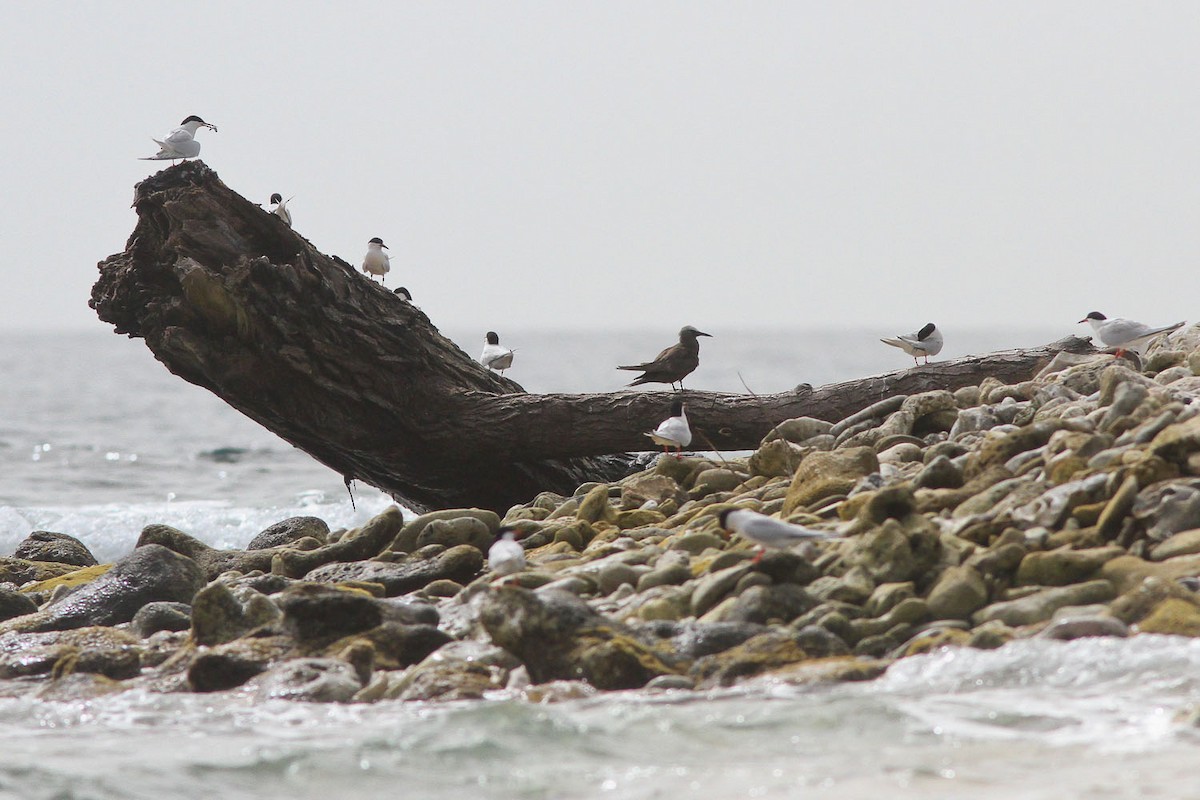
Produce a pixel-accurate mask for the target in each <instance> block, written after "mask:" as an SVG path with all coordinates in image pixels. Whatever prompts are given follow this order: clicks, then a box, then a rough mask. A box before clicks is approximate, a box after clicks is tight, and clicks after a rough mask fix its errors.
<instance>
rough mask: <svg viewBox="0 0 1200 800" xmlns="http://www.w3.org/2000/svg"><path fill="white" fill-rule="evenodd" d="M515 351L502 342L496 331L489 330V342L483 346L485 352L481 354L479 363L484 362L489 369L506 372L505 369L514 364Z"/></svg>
mask: <svg viewBox="0 0 1200 800" xmlns="http://www.w3.org/2000/svg"><path fill="white" fill-rule="evenodd" d="M512 362H513V351H512V350H509V349H508V348H507V347H504V346H503V345H501V344H500V337H499V336H497V335H496V332H495V331H488V332H487V343H486V344H484V346H483V352H482V353H480V355H479V363H480V364H483V365H484V366H485V367H487V368H488V369H494V370H499V372H500V374H501V375H503V374H504V370H506V369H508V368H509V367H511V366H512Z"/></svg>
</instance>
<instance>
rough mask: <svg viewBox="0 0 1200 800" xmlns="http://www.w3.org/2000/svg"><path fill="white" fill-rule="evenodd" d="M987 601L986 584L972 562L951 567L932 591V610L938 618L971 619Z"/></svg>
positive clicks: (938, 580)
mask: <svg viewBox="0 0 1200 800" xmlns="http://www.w3.org/2000/svg"><path fill="white" fill-rule="evenodd" d="M987 601H988V589H987V584H985V583H984V581H983V577H982V576H981V575H980V574H979V573H978V572H976V571H975V570H974V569H972V568H971V567H969V566H959V567H950V568H948V569H946V570H944V571H943V572H942V574H941V575H940V576H939V577H938V579H937V582H936V583H935V584H934V585H933V588H932V589H931V590H930V591H929V600H928V603H929V613H930V614H931V615H932V616H933V617H934V618H935V619H970V618H971V615H972V614H974V613H975V612H976V611H978V610H979V609H981V608H983V607H984V606H985V605H987Z"/></svg>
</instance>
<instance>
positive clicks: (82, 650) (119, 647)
mask: <svg viewBox="0 0 1200 800" xmlns="http://www.w3.org/2000/svg"><path fill="white" fill-rule="evenodd" d="M140 670H141V657H140V654H139V649H138V640H137V639H135V638H134V637H133V636H130V635H129V634H128V633H125V632H124V631H119V630H116V629H114V628H106V627H80V628H75V629H72V630H67V631H50V632H38V633H6V634H4V635H2V636H0V678H20V677H27V676H33V675H48V674H52V675H54V676H55V677H61V676H64V675H70V674H73V673H88V674H96V675H103V676H105V677H107V678H111V679H113V680H124V679H127V678H132V677H134V676H136V675H137V674H138V672H139V671H140Z"/></svg>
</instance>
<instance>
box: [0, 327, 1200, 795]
mask: <svg viewBox="0 0 1200 800" xmlns="http://www.w3.org/2000/svg"><path fill="white" fill-rule="evenodd" d="M702 327H706V328H707V327H713V328H715V327H716V326H702ZM709 332H710V333H713V334H714V338H713V339H704V340H702V344H701V348H702V354H701V362H702V363H701V367H700V369H699V370H697V371H696V373H694V374H693V376H692V377H691V378H690V379H689V380H688V386H689V388H696V389H712V390H720V391H746V390H747V389H749V390H752V391H754V392H758V393H766V392H774V391H781V390H784V389H788V388H791V387H793V386H795V385H797V384H799V383H803V382H808V383H812V384H814V385H819V384H822V383H827V382H831V381H839V380H848V379H851V378H854V377H858V376H863V375H869V374H876V373H879V372H885V371H889V370H892V369H898V368H903V367H904V365H905V363H906V358H905V357H904V355H903V354H902V353H899V352H898V351H895V350H892V349H891V348H888V347H885V346H884V345H881V344H879V343H878V342H877V341H876V340H877V339H878V336H879V335H890V334H891V333H894V331H813V330H802V329H796V330H788V331H772V332H751V331H740V332H738V331H721V330H717V329H713V330H709ZM1072 332H1076V331H1075V330H1074V329H1072V328H1071V327H1070V326H1065V327H1064V328H1062V329H1061V330H1052V329H1051V330H1032V329H1030V330H1018V331H951V330H947V331H946V336H947V346H946V350H945V351H944V353H943V354H942V356H941V357H942V358H949V357H955V356H958V355H965V354H968V353H983V352H987V351H989V350H994V349H1003V348H1007V347H1015V346H1031V345H1036V344H1042V343H1045V342H1047V341H1050V340H1052V339H1055V338H1058V337H1060V336H1063V335H1066V334H1068V333H1072ZM449 335H450V336H451V338H453V339H454V340H455V341H456V342H459V343H460V344H461V345H462V346H463V347H464V349H465V350H466V351H467V352H468V353H470V354H472V355H474V354H475V353H476V351H477V350H478V349H480V348H481V347H482V335H477V334H476V333H475V332H456V331H450V332H449ZM502 336H503V341H504V342H505V344H507V345H509V346H512V347H514V348H516V350H517V358H516V363H515V365H514V368H513V369H512V370H511V371H510V373H509V374H510V376H511V377H513V378H514V379H516V380H517V381H519V382H521V383H522V384H523V385H524V386H525V387H526V388H527V389H529V390H531V391H612V390H616V389H618V388H620V386H621V385H622V383H623V382H625V381H627V380H628V378H629V377H630V376H629V374H627V373H620V372H617V371H616V370H613V369H612V367H613V366H614V365H615V364H618V363H628V362H633V361H637V360H644V359H646V358H648V357H651V356H653V355H654V354H655V353H657V352H658V350H660V349H661V348H662V347H665V346H666V345H668V344H670V343H671V341H672V340H673V332H672V331H669V330H668V331H662V330H651V329H647V330H644V331H626V332H620V333H608V334H603V333H578V332H575V333H567V332H552V331H532V330H531V331H523V330H514V331H511V332H502ZM476 339H478V342H476V341H475V340H476ZM0 376H3V379H2V382H0V555H8V554H11V552H12V550H13V549H14V548H15V546H16V544H17V543H18V542H19V541H20V540H21V539H23V538H24V537H25V536H26V535H28V533H29V532H30V531H32V530H37V529H47V530H56V531H62V532H65V533H70V534H72V535H75V536H77V537H79V538H80V539H82V540H83V541H84V542H86V543H87V544H88V545H89V547H91V548H92V550H93V551H94V552H95V553H96V555H97V556H98V557H100V558H101V559H113V558H117V557H120V556H121V555H123V554H125V553H127V552H128V551H129V549H130V548H131V547H132V545H133V543H134V542H135V541H136V539H137V536H138V534H139V532H140V530H141V528H142V527H143V526H144V525H146V524H148V523H150V522H165V523H168V524H171V525H174V526H176V527H178V528H180V529H182V530H185V531H187V532H189V533H191V534H192V535H195V536H197V537H198V538H201V539H203V540H205V541H207V542H209V543H210V544H213V545H215V546H221V547H239V546H242V545H244V544H245V543H246V542H247V541H248V540H249V539H250V538H251V537H252V536H254V534H256V533H257V532H258V531H259V530H261V529H262V528H264V527H266V526H267V525H269V524H271V523H273V522H276V521H278V520H280V519H283V518H285V517H287V516H292V515H294V514H300V513H304V514H313V515H316V516H320V517H322V518H323V519H325V520H326V521H327V522H329V523H330V525H331V526H335V527H340V526H350V525H355V524H359V523H361V522H363V521H365V520H366V519H368V518H370V517H371V516H372V515H374V514H375V513H378V512H379V511H380V510H382V509H383V508H385V507H386V506H387V505H388V504H389V503H390V500H389V499H388V498H387V497H386V496H384V495H383V494H381V493H380V492H378V491H376V490H374V489H372V488H370V487H366V486H362V485H356V487H355V504H354V505H353V506H352V505H351V502H350V499H349V497H348V496H347V493H346V490H345V487H344V486H343V485H342V481H341V477H340V476H339V475H337V474H336V473H334V472H333V471H331V470H329V469H327V468H325V467H323V466H322V465H320V464H317V463H316V462H314V461H313V460H312V459H311V458H309V457H308V456H306V455H305V454H304V453H302V452H299V451H297V450H296V449H294V448H292V447H291V446H290V445H288V444H287V443H286V442H284V441H282V440H280V439H278V438H277V437H275V436H274V435H272V434H270V433H269V432H267V431H264V430H263V429H261V428H260V427H259V426H258V425H256V424H255V423H253V422H250V421H249V420H247V419H245V418H243V417H241V416H240V415H239V414H238V413H237V412H235V411H233V410H232V409H230V408H229V407H228V406H226V405H225V404H224V403H223V402H221V401H220V400H219V399H217V398H215V397H212V396H211V395H209V394H208V393H207V392H205V391H204V390H202V389H199V388H196V387H193V386H190V385H189V384H186V383H185V382H183V381H182V380H180V379H178V378H176V377H174V376H172V375H170V374H169V373H168V372H167V371H166V369H165V368H164V367H162V365H160V364H158V363H157V362H156V361H154V359H153V358H152V357H151V355H150V354H149V351H148V350H146V348H145V346H144V345H143V344H142V343H141V342H140V341H138V340H128V339H125V338H122V337H117V336H114V335H112V334H111V333H108V332H107V331H106V330H104V329H101V328H97V329H96V330H94V331H91V332H87V333H70V334H66V333H64V334H46V335H36V336H35V335H28V334H14V333H0ZM0 695H2V693H0ZM1197 709H1200V642H1197V641H1195V640H1191V639H1182V638H1175V637H1163V636H1139V637H1133V638H1131V639H1128V640H1111V639H1094V640H1086V639H1085V640H1079V641H1075V642H1071V643H1060V642H1044V641H1025V642H1015V643H1012V644H1009V645H1007V646H1005V647H1003V648H1001V649H999V650H996V651H972V650H952V651H945V652H940V653H934V654H931V655H928V656H921V657H917V658H911V659H907V660H905V661H903V662H901V663H899V664H897V665H896V666H894V667H893V668H892V669H890V670H889V671H888V673H887V674H886V675H885V676H884V677H882V678H880V679H878V680H876V681H873V682H869V683H863V684H850V685H837V686H808V687H795V686H787V685H782V684H778V683H771V682H759V683H754V684H750V685H747V686H744V687H739V688H737V689H734V690H725V691H720V692H713V693H710V694H694V693H686V692H657V693H655V692H622V693H612V694H606V695H603V696H596V697H591V698H585V699H576V700H568V701H564V702H558V703H551V704H535V703H531V702H528V701H526V700H523V699H520V698H519V697H516V696H511V695H505V694H500V695H497V696H496V697H494V698H491V699H488V700H485V701H481V702H473V703H453V704H419V703H407V704H404V703H396V702H385V703H378V704H373V705H369V706H368V705H364V706H330V705H317V704H301V703H286V702H282V701H280V702H270V703H256V702H251V701H250V700H249V699H248V698H247V697H245V696H243V695H242V694H240V693H238V692H229V693H221V694H212V695H149V694H141V693H135V692H129V693H122V694H118V695H114V696H107V697H101V698H97V699H93V700H89V701H86V702H69V701H47V700H43V699H33V698H30V697H28V696H18V697H12V698H5V697H3V696H0V736H2V737H3V741H4V746H3V747H2V748H0V800H8V798H46V800H67V799H68V798H71V799H76V798H77V799H78V800H85V799H86V800H93V799H96V800H99V799H100V798H106V799H107V798H163V797H172V798H193V797H195V798H200V797H205V798H208V797H221V798H234V799H240V798H247V799H249V798H263V797H289V798H325V797H334V796H342V795H344V794H351V795H352V796H354V797H356V798H375V797H381V798H382V797H392V796H396V795H398V794H402V795H404V796H409V797H456V798H458V797H497V798H592V797H614V798H658V797H697V798H735V797H737V798H741V797H745V798H755V797H765V798H787V797H821V798H823V797H830V798H833V797H837V798H856V797H872V798H877V797H889V798H1047V800H1049V798H1064V797H1068V798H1075V797H1079V798H1083V797H1087V798H1134V797H1164V798H1186V797H1200V775H1198V774H1197V773H1196V772H1195V770H1194V768H1193V767H1192V764H1193V762H1194V760H1195V759H1196V758H1197V756H1200V748H1198V744H1200V728H1198V727H1197V726H1196V725H1195V724H1194V722H1193V721H1192V716H1193V714H1194V712H1196V710H1197Z"/></svg>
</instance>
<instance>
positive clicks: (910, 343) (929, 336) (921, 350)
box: [879, 322, 942, 364]
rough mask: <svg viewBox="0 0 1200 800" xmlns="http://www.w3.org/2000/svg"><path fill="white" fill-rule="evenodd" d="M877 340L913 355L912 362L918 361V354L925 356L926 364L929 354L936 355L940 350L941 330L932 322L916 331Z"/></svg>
mask: <svg viewBox="0 0 1200 800" xmlns="http://www.w3.org/2000/svg"><path fill="white" fill-rule="evenodd" d="M879 341H881V342H883V343H884V344H890V345H891V346H892V347H899V348H900V349H901V350H903V351H904V352H906V353H908V354H909V355H910V356H912V357H913V363H914V364H916V363H918V362H917V357H918V356H925V363H926V364H928V363H929V357H930V356H936V355H937V354H938V353H940V352H942V332H941V331H939V330H938V329H937V326H936V325H934V324H933V323H932V322H930V323H929V324H928V325H926V326H925V327H924V328H921V330H919V331H917V332H916V333H905V334H901V335H899V336H897V337H896V338H895V339H880V340H879Z"/></svg>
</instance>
